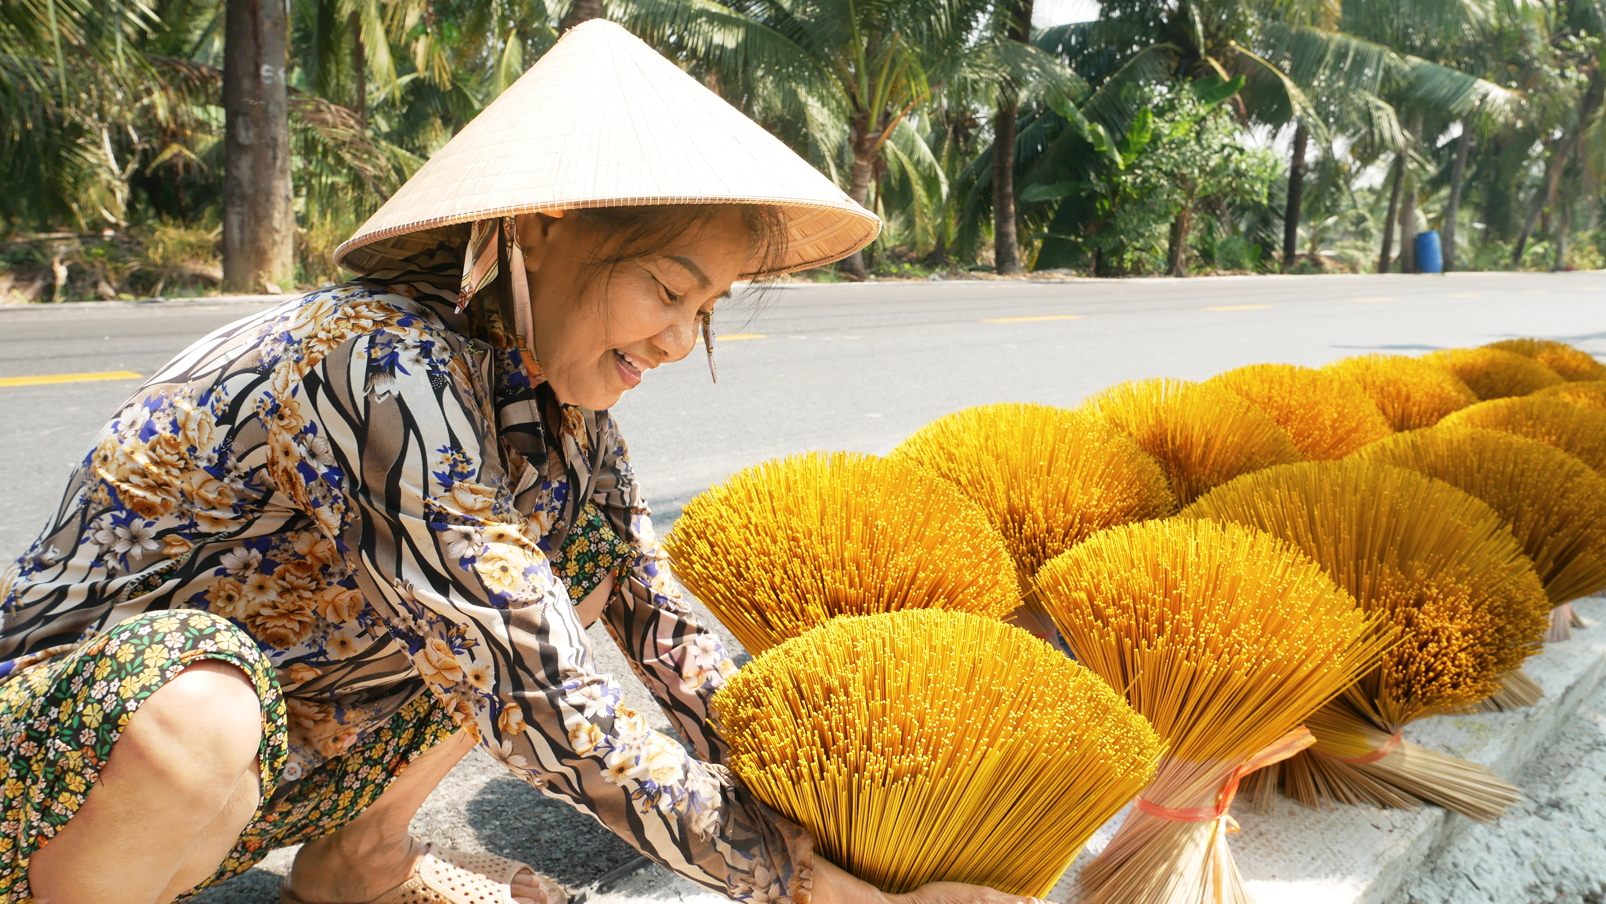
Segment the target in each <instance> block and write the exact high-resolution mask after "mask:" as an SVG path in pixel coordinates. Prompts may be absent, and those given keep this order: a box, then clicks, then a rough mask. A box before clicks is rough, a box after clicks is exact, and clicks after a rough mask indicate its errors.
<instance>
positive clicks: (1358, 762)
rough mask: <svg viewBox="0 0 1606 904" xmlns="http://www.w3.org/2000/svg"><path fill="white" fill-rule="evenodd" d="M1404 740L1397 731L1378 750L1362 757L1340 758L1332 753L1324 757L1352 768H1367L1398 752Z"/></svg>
mask: <svg viewBox="0 0 1606 904" xmlns="http://www.w3.org/2000/svg"><path fill="white" fill-rule="evenodd" d="M1404 740H1405V738H1403V737H1401V736H1400V733H1399V732H1398V731H1396V732H1395V733H1393V734H1391V735H1389V739H1388V740H1387V741H1384V742H1383V743H1381V744H1379V745H1377V749H1376V750H1374V751H1372V752H1371V753H1366V754H1362V755H1360V756H1338V755H1337V754H1332V753H1324V754H1322V755H1323V756H1325V757H1327V758H1328V759H1330V760H1338V761H1339V762H1340V763H1348V764H1350V765H1351V766H1365V765H1366V764H1367V763H1375V762H1377V761H1378V760H1381V759H1382V758H1384V757H1386V756H1388V755H1389V754H1391V753H1393V752H1394V751H1395V750H1398V749H1399V746H1400V744H1401V743H1402V742H1403V741H1404Z"/></svg>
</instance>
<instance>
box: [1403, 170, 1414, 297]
mask: <svg viewBox="0 0 1606 904" xmlns="http://www.w3.org/2000/svg"><path fill="white" fill-rule="evenodd" d="M1400 272H1401V273H1415V272H1416V176H1415V175H1413V174H1412V173H1410V172H1409V171H1408V172H1406V174H1405V190H1404V197H1403V198H1402V199H1401V203H1400Z"/></svg>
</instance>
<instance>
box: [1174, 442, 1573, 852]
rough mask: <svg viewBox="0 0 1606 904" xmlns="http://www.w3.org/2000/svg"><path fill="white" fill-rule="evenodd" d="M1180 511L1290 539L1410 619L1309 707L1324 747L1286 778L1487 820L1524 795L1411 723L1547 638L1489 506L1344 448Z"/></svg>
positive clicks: (1291, 767) (1336, 575) (1469, 699)
mask: <svg viewBox="0 0 1606 904" xmlns="http://www.w3.org/2000/svg"><path fill="white" fill-rule="evenodd" d="M1181 517H1184V518H1208V519H1211V520H1214V521H1222V522H1235V523H1238V524H1243V525H1246V526H1249V527H1254V528H1258V529H1260V530H1263V531H1266V532H1268V533H1270V534H1273V535H1275V536H1278V537H1281V538H1283V539H1285V540H1287V541H1289V542H1290V543H1292V544H1293V545H1294V546H1296V547H1298V548H1299V549H1301V550H1303V551H1304V552H1305V554H1306V555H1308V556H1310V557H1311V558H1312V559H1314V560H1315V561H1316V563H1317V564H1319V565H1321V566H1322V568H1324V569H1326V570H1327V572H1328V573H1329V574H1330V575H1332V577H1333V579H1334V580H1336V581H1337V582H1338V585H1339V586H1340V587H1343V588H1344V589H1346V590H1348V591H1349V592H1350V593H1351V594H1353V595H1354V597H1355V598H1356V600H1358V601H1359V602H1360V604H1361V607H1362V608H1363V609H1365V610H1366V611H1367V612H1369V613H1375V614H1376V615H1379V616H1381V617H1382V619H1383V623H1385V624H1390V625H1393V626H1395V627H1396V628H1397V629H1398V630H1399V631H1400V642H1399V644H1398V645H1397V646H1395V647H1394V648H1393V649H1392V650H1391V651H1390V652H1389V653H1388V655H1387V656H1386V657H1384V659H1383V662H1382V664H1381V665H1379V666H1378V667H1377V668H1375V669H1372V670H1371V671H1369V672H1368V673H1367V674H1366V675H1364V676H1362V677H1361V679H1360V680H1358V681H1356V682H1355V684H1353V685H1352V686H1350V687H1349V688H1348V689H1346V690H1345V692H1344V694H1343V695H1342V696H1341V697H1339V698H1338V699H1337V700H1335V701H1333V703H1331V704H1329V705H1328V706H1326V707H1324V708H1323V709H1322V710H1321V712H1319V713H1317V714H1315V715H1313V716H1312V717H1311V718H1310V719H1308V720H1307V721H1306V723H1305V724H1306V725H1307V726H1308V727H1309V728H1310V730H1311V731H1312V732H1313V733H1314V734H1315V735H1316V742H1317V743H1316V747H1315V748H1314V749H1313V750H1311V751H1309V752H1307V753H1304V754H1301V755H1300V756H1298V757H1295V758H1293V759H1291V760H1289V761H1288V762H1286V763H1284V764H1282V768H1281V773H1282V778H1283V790H1284V792H1285V793H1287V794H1288V795H1289V796H1291V797H1293V798H1294V799H1295V800H1298V801H1300V802H1301V803H1304V804H1307V805H1311V806H1314V805H1317V804H1318V803H1320V802H1323V801H1328V800H1336V801H1339V802H1341V803H1371V804H1376V805H1378V806H1387V807H1406V808H1409V807H1411V806H1414V805H1415V804H1416V803H1417V802H1418V801H1424V800H1425V801H1431V802H1433V803H1436V804H1439V805H1440V806H1443V807H1447V808H1449V809H1452V810H1455V811H1457V812H1460V813H1464V814H1466V815H1468V816H1471V817H1473V818H1474V819H1480V820H1484V821H1492V820H1493V819H1496V818H1498V817H1499V816H1500V815H1501V814H1503V813H1504V812H1505V810H1506V808H1507V807H1508V806H1510V804H1511V803H1513V802H1515V801H1516V800H1518V799H1520V797H1521V795H1520V793H1519V792H1518V791H1517V789H1516V788H1513V787H1512V786H1511V785H1510V784H1509V783H1507V782H1506V781H1504V780H1503V779H1501V778H1500V777H1499V776H1497V775H1495V774H1494V773H1492V772H1490V771H1489V770H1487V769H1485V768H1483V767H1482V766H1479V765H1476V764H1474V763H1469V762H1466V761H1464V760H1459V759H1456V758H1455V757H1451V756H1446V755H1444V754H1441V753H1436V752H1434V751H1430V750H1427V749H1425V748H1422V747H1418V746H1416V745H1414V744H1411V743H1409V742H1403V741H1402V740H1401V738H1400V731H1401V729H1402V728H1404V727H1405V725H1406V724H1407V723H1409V722H1411V721H1413V720H1415V719H1420V718H1422V717H1424V716H1429V715H1434V714H1437V713H1444V712H1451V711H1456V710H1464V709H1466V708H1468V707H1470V706H1473V705H1475V704H1477V703H1478V702H1479V701H1481V700H1482V699H1484V698H1485V697H1488V696H1489V695H1491V694H1493V693H1494V692H1495V691H1497V690H1498V689H1499V687H1500V681H1501V679H1502V678H1504V677H1505V676H1506V675H1508V674H1509V673H1511V672H1513V671H1515V670H1516V669H1517V668H1518V667H1520V666H1521V665H1522V661H1523V660H1524V659H1525V658H1527V657H1528V656H1529V655H1531V654H1533V653H1534V652H1536V651H1537V650H1538V649H1539V638H1540V635H1541V634H1543V633H1544V630H1545V625H1546V624H1547V623H1548V620H1549V612H1550V602H1549V600H1547V599H1546V598H1545V591H1544V588H1543V587H1542V586H1540V583H1539V576H1538V575H1537V574H1535V572H1534V568H1533V564H1532V563H1531V562H1529V561H1528V558H1527V557H1526V556H1524V555H1523V554H1522V549H1521V548H1520V547H1519V546H1518V545H1517V541H1516V540H1515V539H1514V538H1513V537H1512V535H1511V532H1510V531H1509V530H1507V529H1506V527H1505V525H1504V524H1503V523H1502V522H1501V520H1500V516H1499V515H1497V514H1495V512H1494V510H1493V509H1491V508H1489V506H1488V505H1486V504H1485V503H1483V502H1481V501H1479V500H1478V499H1477V498H1475V497H1473V496H1472V495H1470V494H1468V493H1465V492H1463V491H1461V490H1458V489H1456V488H1455V487H1453V486H1451V485H1450V484H1448V483H1444V482H1443V481H1439V480H1434V479H1432V478H1430V477H1427V476H1425V475H1423V474H1419V473H1417V472H1415V471H1409V470H1406V469H1404V468H1397V467H1394V466H1392V465H1385V464H1379V463H1377V462H1370V461H1353V460H1345V461H1335V462H1310V463H1306V464H1297V465H1287V466H1285V467H1280V468H1271V469H1268V470H1265V471H1261V472H1259V473H1256V474H1248V475H1245V476H1243V477H1241V478H1239V479H1237V480H1235V481H1233V482H1232V483H1230V484H1227V485H1225V486H1221V487H1217V488H1216V489H1215V490H1213V491H1211V492H1210V493H1209V494H1207V495H1205V496H1203V497H1202V498H1200V499H1199V501H1198V502H1195V503H1194V504H1193V505H1191V506H1189V507H1188V508H1186V509H1184V510H1183V512H1182V515H1181Z"/></svg>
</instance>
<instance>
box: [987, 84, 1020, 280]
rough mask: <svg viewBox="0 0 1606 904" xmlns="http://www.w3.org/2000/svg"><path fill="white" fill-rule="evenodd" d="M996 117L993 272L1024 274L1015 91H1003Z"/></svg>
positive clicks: (994, 140) (994, 121) (994, 126)
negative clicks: (1018, 207) (1018, 225)
mask: <svg viewBox="0 0 1606 904" xmlns="http://www.w3.org/2000/svg"><path fill="white" fill-rule="evenodd" d="M1001 94H1002V97H1003V99H1002V100H1000V101H999V102H998V115H997V116H995V117H994V118H993V272H995V273H999V274H1004V275H1010V276H1013V275H1016V274H1018V273H1020V272H1021V267H1020V247H1019V245H1018V244H1017V243H1018V235H1017V234H1016V231H1015V92H1014V91H1009V90H1006V91H1004V92H1001Z"/></svg>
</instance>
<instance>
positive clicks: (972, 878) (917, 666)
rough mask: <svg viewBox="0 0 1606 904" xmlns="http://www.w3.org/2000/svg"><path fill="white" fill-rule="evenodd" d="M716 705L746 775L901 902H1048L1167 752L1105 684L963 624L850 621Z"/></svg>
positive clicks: (1035, 649) (951, 615) (1064, 661)
mask: <svg viewBox="0 0 1606 904" xmlns="http://www.w3.org/2000/svg"><path fill="white" fill-rule="evenodd" d="M714 707H715V709H716V710H717V711H718V714H719V718H720V720H721V725H722V728H723V730H724V734H725V737H726V738H727V739H728V740H729V742H730V746H731V757H730V764H731V769H732V771H734V772H735V773H736V775H737V776H738V777H739V778H741V780H742V781H743V782H744V783H745V784H746V785H747V786H748V787H749V788H751V789H752V790H753V793H754V794H756V795H757V796H758V797H759V799H760V800H762V801H764V802H765V803H766V804H768V805H769V806H771V807H773V808H774V809H776V810H777V811H778V812H780V813H781V814H783V815H785V816H786V817H787V818H789V819H792V820H794V821H795V822H797V823H798V824H800V825H802V826H804V827H806V828H807V829H808V830H809V831H810V832H811V833H813V835H814V839H815V844H816V845H817V847H816V850H818V851H819V852H820V853H821V854H822V855H823V856H825V857H826V858H828V859H830V860H831V861H832V862H834V863H837V864H839V865H841V866H842V867H843V868H845V869H847V870H848V871H849V872H851V873H853V874H854V875H856V876H859V877H860V878H862V879H864V880H866V881H868V882H871V883H873V884H875V885H877V886H879V887H880V888H882V889H884V890H886V891H889V892H904V891H908V890H909V889H912V888H915V887H917V886H920V885H923V884H925V883H927V882H932V881H937V880H950V881H957V882H971V883H975V884H979V885H987V886H991V887H993V888H997V889H1000V890H1002V891H1004V892H1006V893H1009V894H1019V895H1033V896H1037V897H1041V896H1043V895H1046V894H1047V893H1048V891H1049V889H1051V888H1053V887H1054V885H1055V883H1056V882H1057V881H1058V880H1059V877H1060V876H1061V874H1063V873H1064V871H1065V868H1066V867H1067V866H1069V865H1070V862H1071V861H1072V860H1073V859H1075V857H1076V854H1077V853H1078V852H1079V851H1080V850H1081V848H1082V845H1083V844H1084V843H1086V841H1087V839H1088V838H1089V837H1090V836H1091V835H1092V834H1093V832H1094V830H1096V829H1097V828H1098V827H1099V826H1100V825H1101V824H1102V823H1103V822H1105V821H1106V820H1108V819H1109V818H1110V817H1112V816H1113V815H1115V813H1116V812H1117V811H1119V810H1120V809H1121V807H1122V806H1124V805H1125V804H1126V803H1127V802H1128V801H1129V800H1131V799H1132V797H1133V795H1135V794H1137V792H1138V791H1139V789H1141V788H1142V787H1143V786H1144V784H1145V783H1147V782H1148V780H1149V778H1150V776H1152V775H1153V773H1154V765H1155V761H1156V759H1157V758H1158V757H1159V755H1160V752H1161V750H1162V748H1163V744H1162V742H1161V740H1160V738H1159V737H1158V736H1157V735H1156V734H1155V733H1154V730H1153V729H1152V728H1151V727H1150V726H1149V724H1148V722H1146V721H1145V720H1144V719H1143V717H1142V716H1140V715H1138V714H1137V713H1136V712H1134V711H1133V710H1132V708H1131V707H1130V706H1128V705H1127V704H1126V703H1125V701H1123V700H1122V699H1121V697H1120V695H1118V694H1116V693H1115V692H1114V691H1112V690H1111V689H1110V687H1109V686H1108V685H1107V684H1105V683H1104V682H1103V681H1102V680H1100V679H1099V677H1098V676H1097V675H1094V674H1093V673H1092V672H1089V671H1088V670H1087V669H1085V668H1083V667H1082V666H1080V665H1077V664H1076V663H1075V662H1073V661H1071V660H1070V659H1068V658H1066V657H1065V656H1064V655H1063V654H1061V653H1060V652H1058V651H1057V650H1055V649H1054V648H1052V647H1050V646H1049V645H1048V644H1046V643H1044V642H1043V641H1040V640H1038V639H1036V638H1034V637H1032V636H1031V635H1030V634H1028V633H1026V632H1025V631H1022V630H1020V629H1019V628H1014V627H1011V626H1009V625H1006V624H1004V623H1002V622H999V621H997V620H994V619H989V618H983V617H980V616H976V615H970V614H968V613H962V612H944V611H938V610H909V611H904V612H895V613H889V614H885V615H871V616H863V617H859V618H838V619H833V620H831V621H829V622H827V623H826V624H824V625H823V626H821V627H818V628H815V629H813V630H811V631H808V632H807V633H805V634H803V635H801V636H799V637H796V638H794V639H792V640H789V641H786V642H785V643H782V644H780V645H778V646H776V647H773V648H771V649H770V650H769V651H768V652H766V653H763V654H761V655H759V656H758V657H757V658H756V659H754V660H753V661H752V662H751V663H749V664H748V665H747V666H745V667H744V668H743V669H742V670H741V671H740V672H738V673H737V674H736V675H735V676H734V677H733V678H731V679H730V681H729V682H728V683H727V684H726V686H725V687H724V688H722V689H721V690H720V691H719V693H718V694H716V695H715V697H714Z"/></svg>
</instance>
